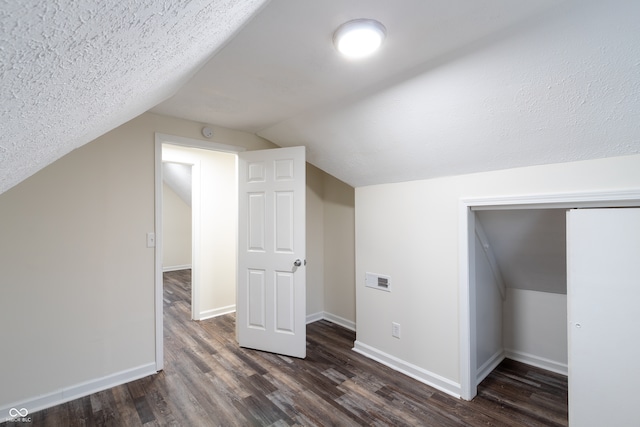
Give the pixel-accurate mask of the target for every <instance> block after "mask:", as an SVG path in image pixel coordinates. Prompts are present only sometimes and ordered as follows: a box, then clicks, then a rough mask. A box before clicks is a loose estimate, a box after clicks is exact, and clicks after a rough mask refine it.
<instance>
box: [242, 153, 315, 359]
mask: <svg viewBox="0 0 640 427" xmlns="http://www.w3.org/2000/svg"><path fill="white" fill-rule="evenodd" d="M238 188H239V197H238V201H239V223H238V299H237V301H236V310H237V311H236V328H237V334H238V343H239V344H240V346H242V347H248V348H254V349H257V350H263V351H269V352H273V353H279V354H284V355H288V356H294V357H300V358H304V357H305V356H306V277H305V263H306V262H305V232H306V230H305V191H306V185H305V149H304V147H291V148H279V149H273V150H260V151H246V152H243V153H240V154H239V155H238Z"/></svg>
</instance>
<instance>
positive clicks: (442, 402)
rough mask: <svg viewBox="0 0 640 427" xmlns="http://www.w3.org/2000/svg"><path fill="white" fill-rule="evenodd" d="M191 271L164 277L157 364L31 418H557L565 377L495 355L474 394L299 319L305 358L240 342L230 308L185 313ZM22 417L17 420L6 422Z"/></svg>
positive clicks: (118, 421) (299, 422) (450, 422)
mask: <svg viewBox="0 0 640 427" xmlns="http://www.w3.org/2000/svg"><path fill="white" fill-rule="evenodd" d="M190 296H191V290H190V272H189V271H183V272H172V273H166V274H165V295H164V302H165V303H164V328H165V329H164V337H165V352H164V354H165V369H164V371H163V372H160V373H159V374H157V375H153V376H150V377H146V378H143V379H141V380H138V381H134V382H131V383H129V384H125V385H122V386H118V387H114V388H112V389H109V390H105V391H102V392H99V393H95V394H93V395H91V396H87V397H84V398H81V399H77V400H74V401H71V402H68V403H65V404H63V405H59V406H56V407H53V408H49V409H46V410H43V411H39V412H35V413H33V414H30V416H31V419H32V424H31V425H34V426H140V425H144V426H160V425H179V426H253V425H255V426H292V425H296V426H360V425H367V426H369V425H376V426H510V427H512V426H566V425H567V381H566V377H563V376H561V375H557V374H554V373H550V372H547V371H544V370H541V369H537V368H533V367H530V366H527V365H523V364H521V363H517V362H513V361H509V360H505V361H504V362H503V363H502V364H501V365H500V366H499V367H498V368H497V369H496V370H495V371H494V372H493V373H492V374H491V375H489V377H487V379H486V380H485V381H484V382H483V383H482V384H481V386H480V387H479V394H478V396H477V397H476V398H475V399H474V400H473V401H472V402H465V401H463V400H460V399H456V398H454V397H452V396H449V395H447V394H445V393H442V392H439V391H437V390H435V389H433V388H431V387H428V386H426V385H424V384H422V383H420V382H418V381H415V380H413V379H411V378H409V377H406V376H404V375H401V374H399V373H397V372H395V371H393V370H391V369H389V368H387V367H385V366H383V365H380V364H378V363H376V362H374V361H372V360H370V359H367V358H365V357H363V356H361V355H359V354H357V353H355V352H354V351H352V350H351V348H352V346H353V341H354V339H355V334H354V333H353V332H351V331H349V330H346V329H344V328H342V327H340V326H337V325H334V324H332V323H330V322H327V321H319V322H315V323H312V324H310V325H308V327H307V342H308V344H307V346H308V351H307V355H308V356H307V358H306V359H305V360H299V359H293V358H289V357H284V356H278V355H275V354H271V353H264V352H260V351H255V350H246V349H242V348H239V347H238V345H237V344H236V342H235V316H234V315H232V314H231V315H225V316H220V317H217V318H214V319H210V320H206V321H202V322H193V321H190V320H189V319H190ZM16 425H22V426H24V424H16Z"/></svg>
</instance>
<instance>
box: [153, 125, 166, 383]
mask: <svg viewBox="0 0 640 427" xmlns="http://www.w3.org/2000/svg"><path fill="white" fill-rule="evenodd" d="M154 156H155V159H154V162H155V168H154V169H155V170H154V187H155V188H154V191H155V201H156V204H155V227H156V229H155V233H156V248H155V253H154V256H155V272H154V277H155V284H154V291H155V295H154V296H155V301H154V302H155V306H154V310H155V341H156V351H155V353H156V370H158V371H161V370H162V369H163V368H164V336H163V335H164V329H163V328H164V319H163V303H164V301H163V298H164V295H163V293H164V289H163V283H162V280H163V278H162V244H163V242H162V237H163V236H162V139H160V138H159V137H158V134H156V136H155V147H154Z"/></svg>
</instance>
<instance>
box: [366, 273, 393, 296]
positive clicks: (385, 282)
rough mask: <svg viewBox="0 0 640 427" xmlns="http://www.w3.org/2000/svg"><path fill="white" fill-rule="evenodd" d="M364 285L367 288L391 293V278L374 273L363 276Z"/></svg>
mask: <svg viewBox="0 0 640 427" xmlns="http://www.w3.org/2000/svg"><path fill="white" fill-rule="evenodd" d="M364 283H365V285H366V286H367V287H369V288H374V289H380V290H382V291H387V292H391V277H389V276H385V275H382V274H376V273H366V274H365V281H364Z"/></svg>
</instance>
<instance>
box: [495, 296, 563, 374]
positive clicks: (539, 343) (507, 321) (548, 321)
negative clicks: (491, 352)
mask: <svg viewBox="0 0 640 427" xmlns="http://www.w3.org/2000/svg"><path fill="white" fill-rule="evenodd" d="M503 331H504V332H503V333H504V335H503V339H504V348H505V355H506V357H509V358H512V359H515V360H519V361H521V362H525V363H529V364H532V365H534V366H539V367H541V368H544V369H549V370H552V371H554V372H558V373H561V374H564V375H566V374H567V349H568V347H567V346H568V343H567V295H566V294H556V293H551V292H538V291H531V290H525V289H511V288H507V299H506V301H505V303H504V329H503Z"/></svg>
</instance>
